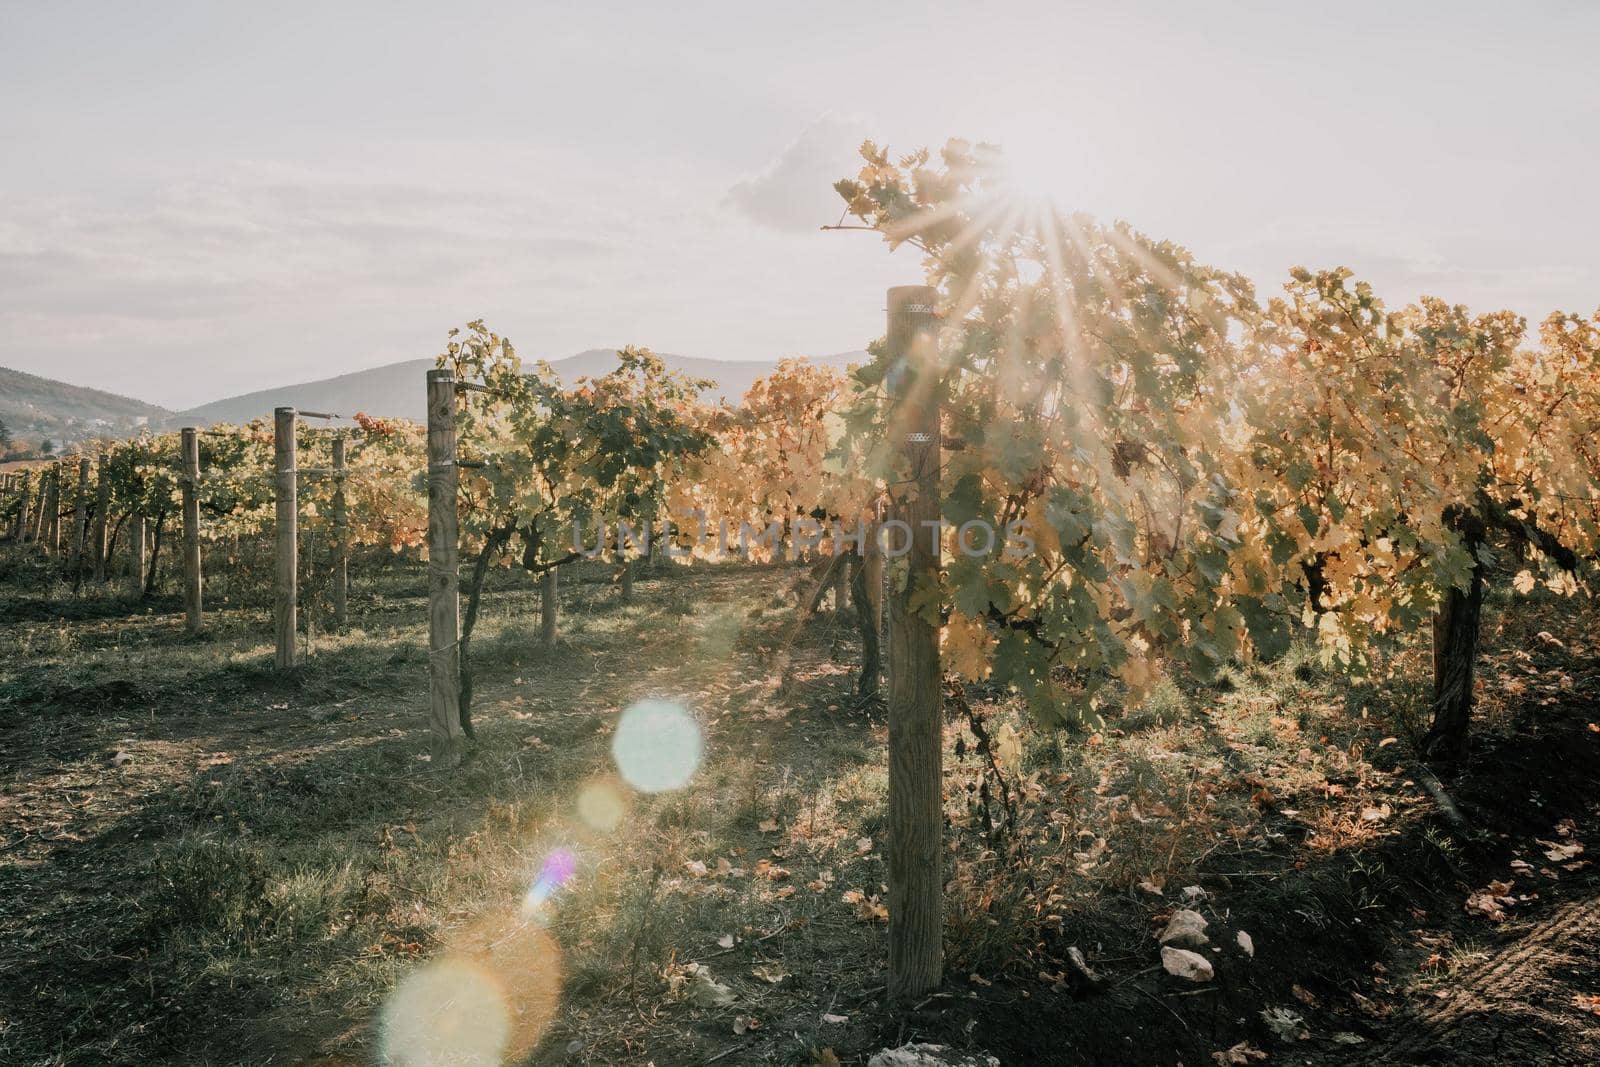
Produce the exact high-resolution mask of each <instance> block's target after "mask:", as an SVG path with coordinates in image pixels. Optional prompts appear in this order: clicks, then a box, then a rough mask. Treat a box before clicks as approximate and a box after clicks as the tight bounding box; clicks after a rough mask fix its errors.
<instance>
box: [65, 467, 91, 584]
mask: <svg viewBox="0 0 1600 1067" xmlns="http://www.w3.org/2000/svg"><path fill="white" fill-rule="evenodd" d="M73 488H74V489H75V490H76V491H75V492H74V493H73V495H72V554H71V556H70V557H69V558H70V559H71V561H72V562H71V563H70V564H68V566H69V568H70V569H71V571H72V586H73V588H74V589H76V588H77V586H78V580H79V579H80V578H82V577H83V561H84V550H85V549H86V548H88V546H89V457H88V456H79V457H78V482H77V485H75V486H74V487H73Z"/></svg>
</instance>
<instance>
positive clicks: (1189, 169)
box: [0, 0, 1600, 407]
mask: <svg viewBox="0 0 1600 1067" xmlns="http://www.w3.org/2000/svg"><path fill="white" fill-rule="evenodd" d="M1597 41H1600V4H1586V3H1582V2H1579V0H1572V2H1570V3H1555V2H1551V3H1542V4H1515V5H1513V4H1501V3H1495V4H1465V3H1459V2H1457V3H1410V4H1401V3H1396V2H1394V0H1389V2H1385V3H1370V4H1369V3H1334V4H1324V5H1319V6H1318V7H1316V8H1314V9H1313V8H1308V7H1306V6H1303V5H1290V4H1281V3H1262V4H1245V3H1234V4H1229V5H1226V8H1225V9H1224V5H1220V4H1194V3H1171V4H1155V3H1146V4H1130V3H1116V4H1111V3H1105V4H1096V5H1077V4H1069V3H1064V2H1060V0H1052V2H1040V3H1035V4H1006V3H996V2H989V3H984V4H981V5H979V4H941V3H935V2H932V0H922V2H920V3H906V4H899V3H890V2H883V0H876V2H873V3H867V4H861V3H852V4H832V3H818V2H813V3H809V4H785V5H765V4H758V3H751V2H749V0H745V2H742V3H728V4H697V3H692V2H684V0H679V2H674V3H650V4H637V5H633V4H606V3H587V4H577V3H563V4H559V5H556V4H548V5H546V4H537V3H503V4H473V3H459V2H457V3H450V4H439V3H427V4H420V3H419V4H414V5H413V4H401V3H394V2H387V3H373V4H370V5H366V4H338V3H331V2H322V3H308V4H299V3H286V2H277V3H273V4H270V5H266V4H260V5H251V6H249V7H246V5H242V4H211V3H192V4H188V3H168V2H160V0H145V2H141V3H137V4H129V3H106V4H81V3H72V2H64V0H48V2H47V0H37V2H33V0H0V145H3V148H0V365H5V366H10V367H15V368H19V369H22V370H27V371H32V372H34V373H39V374H45V375H48V376H51V377H57V378H62V379H65V380H68V381H71V382H76V383H80V384H86V385H95V386H98V387H101V388H105V389H110V390H112V391H115V392H121V393H127V394H131V395H134V396H138V397H140V398H143V399H146V400H150V401H152V402H155V403H159V404H164V405H168V406H174V407H181V406H188V405H192V404H196V403H200V402H203V401H206V400H210V399H214V398H217V397H219V396H223V395H227V394H231V393H237V392H242V391H245V390H249V389H255V388H262V387H266V386H271V385H275V384H282V383H284V382H289V381H298V380H303V379H306V378H310V377H322V376H326V375H330V374H335V373H340V372H343V371H347V370H355V369H359V368H361V367H366V366H374V365H377V364H380V363H386V362H391V361H394V360H399V359H408V358H414V357H418V356H428V355H432V354H434V353H435V352H437V351H438V348H439V346H440V344H441V341H442V339H443V337H444V334H445V331H446V330H447V329H449V327H450V326H451V325H453V324H459V323H461V322H464V321H466V320H468V319H470V318H474V317H479V316H481V317H485V318H487V319H488V320H489V322H490V324H491V325H492V326H493V327H495V328H496V329H498V330H500V331H501V332H503V333H506V334H509V335H510V336H511V337H512V338H513V339H514V340H515V341H516V342H517V343H518V346H519V348H520V349H521V350H522V351H523V352H524V353H527V354H532V355H539V356H546V357H551V358H556V357H560V356H563V355H568V354H570V353H572V352H575V351H578V350H580V349H584V348H590V347H600V346H615V345H621V344H629V343H637V344H648V345H651V346H653V347H655V348H657V349H660V350H663V351H670V352H679V353H683V354H687V355H703V356H710V357H717V358H766V357H776V356H779V355H787V354H803V353H812V354H821V353H828V352H837V351H841V350H846V349H853V348H859V347H861V346H862V345H863V344H864V343H865V342H866V341H867V340H869V339H870V338H871V337H873V336H874V335H876V334H877V333H879V332H881V329H882V310H881V309H882V306H883V305H882V290H883V288H884V287H885V286H888V285H892V284H898V283H905V282H908V281H917V280H919V277H918V274H919V271H918V264H917V262H916V259H915V257H914V255H913V254H912V253H909V252H905V253H900V254H896V255H892V256H891V255H890V254H888V253H887V251H886V250H885V249H884V248H883V246H882V245H880V244H878V243H877V242H876V240H875V239H874V238H872V237H870V236H868V235H863V234H846V233H828V234H825V233H821V232H819V231H818V230H817V227H818V226H819V225H820V224H822V223H825V222H830V221H833V220H834V219H835V218H836V217H837V215H838V207H837V203H836V199H835V197H834V195H833V193H832V191H831V190H830V188H829V185H830V183H831V181H832V180H833V179H834V178H836V177H840V176H842V175H844V174H846V173H851V172H853V170H854V169H855V164H854V156H853V151H854V147H855V145H856V144H857V143H859V142H860V140H861V139H862V138H863V137H866V136H871V137H874V138H876V139H878V140H880V141H883V142H887V143H889V144H890V145H891V146H893V147H895V148H911V147H915V146H916V145H919V144H923V143H934V144H937V143H939V142H942V141H943V140H944V139H945V138H947V137H950V136H964V137H968V138H971V139H974V140H992V141H998V142H1000V143H1002V144H1005V145H1007V146H1008V147H1009V148H1010V149H1011V150H1012V151H1013V152H1015V153H1017V154H1019V155H1020V156H1021V157H1022V158H1023V159H1024V160H1026V161H1027V163H1028V164H1029V165H1030V166H1033V167H1035V168H1036V169H1039V170H1041V171H1046V172H1048V173H1049V174H1051V175H1052V178H1051V185H1052V187H1053V188H1054V190H1055V193H1056V196H1057V198H1058V199H1059V200H1060V202H1061V203H1062V204H1063V205H1065V206H1068V207H1072V208H1082V209H1084V210H1088V211H1090V212H1092V213H1094V214H1097V215H1100V216H1102V217H1107V218H1110V217H1121V218H1126V219H1128V220H1129V221H1131V222H1132V223H1133V224H1135V225H1136V226H1138V227H1140V228H1141V229H1144V230H1146V231H1148V232H1151V233H1154V234H1157V235H1160V236H1163V237H1169V238H1172V239H1174V240H1178V241H1180V242H1183V243H1185V244H1188V245H1189V246H1190V247H1192V248H1193V249H1194V250H1195V251H1196V252H1197V253H1198V254H1199V255H1201V256H1202V257H1203V258H1205V259H1207V260H1209V261H1211V262H1215V263H1218V264H1219V265H1223V266H1228V267H1231V268H1234V269H1239V270H1245V271H1247V272H1249V273H1251V274H1252V275H1254V276H1255V277H1256V278H1257V280H1258V281H1259V282H1261V283H1262V284H1263V285H1264V286H1267V285H1270V286H1273V287H1276V286H1277V285H1278V284H1279V280H1280V279H1281V277H1282V276H1283V274H1284V273H1285V271H1286V270H1287V268H1288V267H1290V266H1292V265H1294V264H1297V263H1300V264H1305V265H1307V266H1330V265H1333V264H1335V263H1345V264H1347V265H1349V266H1351V267H1352V268H1354V269H1355V270H1356V271H1357V272H1358V273H1359V274H1360V275H1362V276H1364V277H1367V278H1369V279H1371V280H1372V281H1373V282H1374V283H1375V284H1376V285H1377V286H1378V288H1379V290H1380V292H1381V293H1383V294H1384V295H1385V296H1386V298H1387V299H1388V300H1389V301H1390V302H1391V303H1392V304H1396V305H1398V304H1401V303H1404V302H1406V301H1409V300H1411V299H1414V298H1415V297H1416V296H1417V295H1419V294H1420V293H1424V292H1426V293H1432V294H1436V295H1440V296H1443V297H1446V298H1448V299H1451V300H1454V301H1461V302H1466V303H1468V304H1471V305H1473V306H1476V307H1482V308H1489V307H1503V306H1508V307H1512V308H1514V309H1516V310H1518V311H1520V312H1522V313H1523V314H1526V315H1529V316H1530V317H1539V316H1542V315H1543V314H1544V313H1545V312H1546V311H1548V310H1550V309H1552V308H1556V307H1560V308H1565V309H1570V310H1576V311H1586V312H1592V311H1593V310H1594V309H1595V307H1596V305H1600V251H1597V249H1600V199H1597V196H1596V192H1595V190H1596V174H1597V173H1600V74H1597V70H1600V63H1597V59H1596V55H1597V53H1596V44H1597Z"/></svg>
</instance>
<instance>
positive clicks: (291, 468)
mask: <svg viewBox="0 0 1600 1067" xmlns="http://www.w3.org/2000/svg"><path fill="white" fill-rule="evenodd" d="M295 422H296V419H295V410H294V408H277V409H276V410H274V411H273V413H272V459H273V469H274V471H275V472H276V474H277V497H278V501H277V503H278V516H277V518H278V521H277V563H278V568H277V578H276V581H275V583H274V592H275V593H276V598H275V600H274V606H275V610H274V613H273V616H274V619H275V620H276V622H277V629H278V656H277V666H278V669H279V670H288V669H289V668H291V667H293V666H294V665H295V663H296V662H297V660H298V658H299V657H298V649H297V648H296V637H297V636H298V630H299V598H300V588H299V584H300V501H299V499H298V498H297V493H298V491H299V477H298V473H297V472H296V470H295V444H294V430H295Z"/></svg>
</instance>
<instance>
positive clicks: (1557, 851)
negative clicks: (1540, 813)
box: [1535, 838, 1583, 863]
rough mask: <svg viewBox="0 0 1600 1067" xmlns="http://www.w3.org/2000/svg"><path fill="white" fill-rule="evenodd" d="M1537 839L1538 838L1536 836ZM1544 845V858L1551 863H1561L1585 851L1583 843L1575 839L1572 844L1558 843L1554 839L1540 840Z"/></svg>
mask: <svg viewBox="0 0 1600 1067" xmlns="http://www.w3.org/2000/svg"><path fill="white" fill-rule="evenodd" d="M1535 840H1538V839H1537V838H1535ZM1539 844H1541V845H1543V846H1544V858H1545V859H1547V860H1549V861H1550V862H1551V863H1561V862H1563V861H1564V860H1570V859H1572V858H1573V857H1574V856H1577V855H1580V854H1581V853H1582V852H1583V845H1582V844H1581V843H1580V842H1577V841H1573V842H1571V843H1570V844H1565V845H1558V844H1556V843H1555V842H1554V841H1539Z"/></svg>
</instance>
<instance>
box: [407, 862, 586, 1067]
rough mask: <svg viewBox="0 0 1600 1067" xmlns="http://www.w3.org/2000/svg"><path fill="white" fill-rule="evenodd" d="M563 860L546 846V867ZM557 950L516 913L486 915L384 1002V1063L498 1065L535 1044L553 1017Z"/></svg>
mask: <svg viewBox="0 0 1600 1067" xmlns="http://www.w3.org/2000/svg"><path fill="white" fill-rule="evenodd" d="M565 863H566V861H565V860H562V859H558V858H556V854H555V853H552V854H551V858H550V859H548V860H547V861H546V864H545V866H546V868H552V867H553V868H555V871H556V873H559V872H560V871H561V870H562V869H563V868H564V867H565ZM560 996H561V950H560V948H559V947H558V946H557V945H556V943H555V940H554V939H553V938H552V937H551V936H550V934H549V933H548V932H547V931H545V929H544V928H543V927H542V926H540V925H539V924H538V923H535V922H530V921H528V920H527V919H526V918H524V917H523V916H521V915H520V914H515V913H512V914H505V913H494V914H491V915H487V916H484V917H483V918H481V919H479V920H478V921H476V922H474V923H472V924H471V925H469V926H468V927H466V928H465V929H463V930H461V931H460V932H459V933H457V934H456V935H455V936H454V937H452V938H450V941H449V946H448V948H447V950H446V952H445V954H444V955H443V956H442V957H440V958H439V959H437V960H434V961H432V962H430V963H427V964H425V965H423V966H422V967H419V968H418V969H417V970H416V971H414V972H412V974H411V975H410V976H409V977H407V978H406V979H405V980H404V981H403V982H401V983H400V985H399V986H397V987H396V988H395V990H394V992H393V993H392V994H390V996H389V1000H388V1002H387V1003H386V1004H385V1005H384V1009H383V1014H382V1018H381V1023H382V1035H381V1040H380V1052H381V1055H380V1059H379V1062H380V1063H383V1064H385V1065H387V1067H504V1065H506V1064H510V1063H517V1062H521V1061H522V1060H523V1059H524V1058H526V1057H527V1055H528V1054H529V1053H530V1052H532V1051H533V1049H534V1047H535V1046H536V1045H537V1044H538V1043H539V1039H540V1038H542V1037H543V1036H544V1034H545V1031H546V1030H547V1029H549V1026H550V1022H551V1020H552V1019H554V1018H555V1012H556V1007H557V1005H558V1004H559V1003H560Z"/></svg>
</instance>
